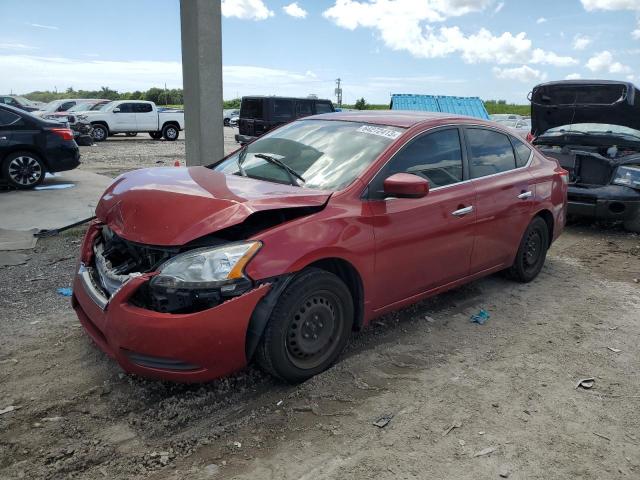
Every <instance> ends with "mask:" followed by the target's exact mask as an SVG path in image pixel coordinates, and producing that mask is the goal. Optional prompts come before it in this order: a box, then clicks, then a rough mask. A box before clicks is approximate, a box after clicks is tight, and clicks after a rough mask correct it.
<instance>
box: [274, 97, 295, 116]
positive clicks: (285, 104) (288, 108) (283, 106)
mask: <svg viewBox="0 0 640 480" xmlns="http://www.w3.org/2000/svg"><path fill="white" fill-rule="evenodd" d="M272 105H273V107H272V110H271V112H272V117H273V120H276V121H277V120H285V121H287V120H291V118H292V117H293V100H286V99H284V98H278V99H274V100H273V104H272Z"/></svg>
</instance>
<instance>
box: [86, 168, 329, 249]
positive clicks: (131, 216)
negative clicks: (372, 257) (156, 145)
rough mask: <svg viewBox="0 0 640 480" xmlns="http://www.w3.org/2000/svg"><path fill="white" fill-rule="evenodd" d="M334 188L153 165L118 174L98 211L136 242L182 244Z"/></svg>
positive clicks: (315, 199) (310, 201) (317, 201)
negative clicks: (261, 212) (154, 166)
mask: <svg viewBox="0 0 640 480" xmlns="http://www.w3.org/2000/svg"><path fill="white" fill-rule="evenodd" d="M331 193H332V192H329V191H322V190H309V189H305V188H300V187H294V186H289V185H280V184H277V183H271V182H264V181H261V180H256V179H250V178H244V177H239V176H236V175H225V174H223V173H221V172H215V171H213V170H211V169H209V168H205V167H189V168H176V167H173V168H147V169H143V170H136V171H133V172H130V173H126V174H124V175H121V176H120V177H118V178H117V179H116V180H115V181H114V182H113V183H112V184H111V186H109V188H108V189H107V191H106V192H105V193H104V195H103V196H102V198H101V199H100V202H99V203H98V206H97V208H96V216H97V217H98V219H99V220H100V221H102V222H103V223H106V224H107V225H109V227H110V228H111V229H112V230H113V231H115V232H116V233H117V234H118V235H119V236H121V237H123V238H125V239H127V240H130V241H132V242H138V243H142V244H146V245H157V246H180V245H184V244H185V243H188V242H190V241H192V240H195V239H196V238H199V237H202V236H204V235H207V234H210V233H213V232H216V231H218V230H221V229H223V228H226V227H230V226H232V225H237V224H239V223H242V222H243V221H244V220H245V219H246V218H247V217H249V215H251V214H252V213H254V212H257V211H262V210H275V209H280V208H295V207H321V206H323V205H324V204H325V203H326V202H327V200H328V199H329V197H330V196H331Z"/></svg>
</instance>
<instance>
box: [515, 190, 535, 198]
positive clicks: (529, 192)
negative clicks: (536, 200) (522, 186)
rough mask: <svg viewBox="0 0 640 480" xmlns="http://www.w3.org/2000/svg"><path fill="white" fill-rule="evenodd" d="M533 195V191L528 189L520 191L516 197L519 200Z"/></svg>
mask: <svg viewBox="0 0 640 480" xmlns="http://www.w3.org/2000/svg"><path fill="white" fill-rule="evenodd" d="M531 197H533V192H531V191H528V192H522V193H521V194H520V195H518V198H519V199H520V200H526V199H527V198H531Z"/></svg>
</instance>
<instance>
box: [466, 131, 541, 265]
mask: <svg viewBox="0 0 640 480" xmlns="http://www.w3.org/2000/svg"><path fill="white" fill-rule="evenodd" d="M465 138H466V145H467V152H468V154H467V156H468V159H469V175H470V178H471V179H472V183H473V184H474V187H475V192H476V206H475V207H476V215H477V217H476V243H475V247H474V249H473V255H472V258H471V273H472V274H474V273H478V272H482V271H484V270H489V269H492V268H495V267H499V266H502V267H505V268H506V267H508V266H510V264H511V262H512V261H513V258H514V255H515V253H516V251H517V250H518V246H519V245H520V240H521V238H522V235H523V234H524V231H525V229H526V228H527V225H528V224H529V221H530V220H531V211H532V209H533V204H534V198H535V186H534V180H533V177H532V176H531V174H530V173H529V170H528V168H527V166H528V162H529V161H530V157H531V151H529V155H528V156H526V158H525V159H524V160H526V161H525V163H523V161H522V160H521V159H520V158H519V159H518V161H516V152H515V151H514V148H513V144H512V141H511V137H510V136H509V135H506V134H504V133H502V132H500V131H498V130H494V129H490V128H482V127H467V128H466V129H465ZM514 141H515V139H514ZM520 143H521V142H520ZM522 145H524V144H522ZM524 146H525V147H526V145H524ZM526 148H527V149H528V147H526ZM522 155H524V154H521V155H519V157H521V156H522Z"/></svg>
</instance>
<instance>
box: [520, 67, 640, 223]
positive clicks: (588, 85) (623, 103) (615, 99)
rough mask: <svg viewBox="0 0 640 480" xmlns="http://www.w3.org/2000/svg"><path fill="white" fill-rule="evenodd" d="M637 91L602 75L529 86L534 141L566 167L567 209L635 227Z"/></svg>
mask: <svg viewBox="0 0 640 480" xmlns="http://www.w3.org/2000/svg"><path fill="white" fill-rule="evenodd" d="M639 95H640V92H639V91H638V89H637V88H636V87H635V86H634V85H633V84H631V83H627V82H616V81H606V80H573V81H562V82H549V83H544V84H541V85H538V86H536V87H535V88H534V89H533V91H532V92H531V96H530V100H531V118H532V135H533V137H534V141H533V143H534V144H535V145H536V146H537V147H538V148H539V149H540V151H541V152H542V153H543V154H544V155H546V156H548V157H552V158H555V159H556V160H558V162H559V163H560V165H561V166H562V167H563V168H565V169H567V170H568V171H569V172H570V184H569V190H568V201H569V204H568V214H569V215H574V216H583V217H591V218H595V219H602V220H620V221H622V222H623V223H624V226H625V228H626V229H627V230H629V231H632V232H640V97H639Z"/></svg>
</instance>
